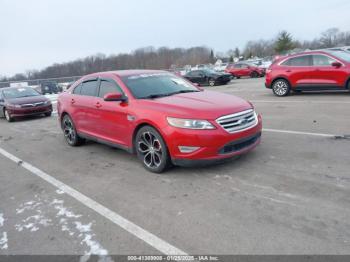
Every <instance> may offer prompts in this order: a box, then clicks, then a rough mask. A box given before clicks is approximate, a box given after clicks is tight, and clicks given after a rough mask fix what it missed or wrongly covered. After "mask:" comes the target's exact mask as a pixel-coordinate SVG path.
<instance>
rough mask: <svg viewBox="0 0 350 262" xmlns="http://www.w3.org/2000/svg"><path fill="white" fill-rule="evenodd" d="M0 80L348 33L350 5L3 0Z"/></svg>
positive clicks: (332, 1) (317, 0)
mask: <svg viewBox="0 0 350 262" xmlns="http://www.w3.org/2000/svg"><path fill="white" fill-rule="evenodd" d="M0 10H1V12H0V25H1V28H0V29H1V32H0V59H1V60H0V75H7V76H9V75H13V74H15V73H18V72H25V71H26V70H29V69H42V68H44V67H46V66H48V65H51V64H53V63H55V62H66V61H70V60H74V59H76V58H80V57H84V56H87V55H92V54H96V53H104V54H107V55H109V54H117V53H120V52H130V51H132V50H134V49H136V48H139V47H144V46H155V47H160V46H168V47H191V46H202V45H205V46H208V47H212V48H214V50H215V51H227V50H228V49H230V48H232V49H233V48H235V47H236V46H238V47H240V48H243V47H244V45H245V43H246V42H247V41H248V40H258V39H261V38H263V39H269V38H272V37H274V36H275V35H276V34H277V33H278V32H279V31H280V30H283V29H285V30H288V31H289V32H291V33H292V35H293V36H294V37H295V38H297V39H301V40H309V39H313V38H314V37H317V36H319V34H320V33H321V32H322V31H324V30H326V29H328V28H330V27H338V28H339V29H341V30H346V31H347V30H350V18H349V10H350V1H349V0H289V1H285V0H264V1H262V0H0Z"/></svg>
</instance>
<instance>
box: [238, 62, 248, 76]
mask: <svg viewBox="0 0 350 262" xmlns="http://www.w3.org/2000/svg"><path fill="white" fill-rule="evenodd" d="M240 76H250V66H249V65H247V64H242V65H241V70H240Z"/></svg>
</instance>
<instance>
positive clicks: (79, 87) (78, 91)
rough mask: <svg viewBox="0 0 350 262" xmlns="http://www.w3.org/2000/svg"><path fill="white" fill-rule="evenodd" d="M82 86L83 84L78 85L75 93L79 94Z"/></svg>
mask: <svg viewBox="0 0 350 262" xmlns="http://www.w3.org/2000/svg"><path fill="white" fill-rule="evenodd" d="M81 86H82V84H79V85H77V86H76V87H75V88H74V90H73V94H76V95H79V94H80V91H81Z"/></svg>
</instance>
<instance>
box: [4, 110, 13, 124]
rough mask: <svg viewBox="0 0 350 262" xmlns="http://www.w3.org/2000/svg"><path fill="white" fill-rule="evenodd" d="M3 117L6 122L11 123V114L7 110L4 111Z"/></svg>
mask: <svg viewBox="0 0 350 262" xmlns="http://www.w3.org/2000/svg"><path fill="white" fill-rule="evenodd" d="M4 116H5V119H6V120H7V122H13V120H14V119H13V117H11V114H10V113H9V112H8V111H7V109H6V108H5V109H4Z"/></svg>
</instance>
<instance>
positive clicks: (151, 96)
mask: <svg viewBox="0 0 350 262" xmlns="http://www.w3.org/2000/svg"><path fill="white" fill-rule="evenodd" d="M171 95H172V93H168V94H151V95H148V96H143V97H140V99H153V98H159V97H164V96H171Z"/></svg>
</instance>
